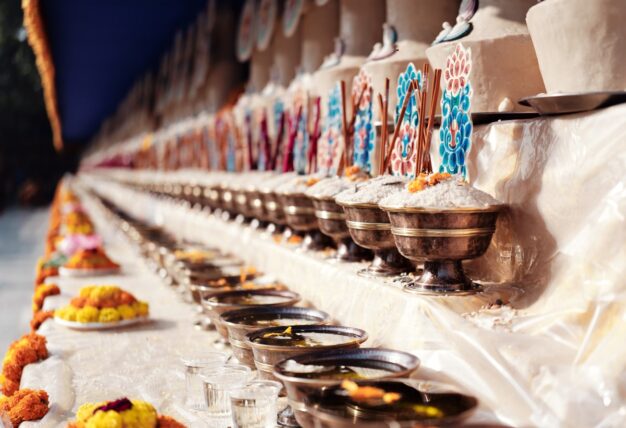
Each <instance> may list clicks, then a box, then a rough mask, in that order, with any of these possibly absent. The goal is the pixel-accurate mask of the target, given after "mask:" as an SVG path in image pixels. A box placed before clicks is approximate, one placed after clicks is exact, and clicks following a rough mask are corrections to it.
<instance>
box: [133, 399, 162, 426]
mask: <svg viewBox="0 0 626 428" xmlns="http://www.w3.org/2000/svg"><path fill="white" fill-rule="evenodd" d="M131 402H132V403H133V408H132V410H133V411H135V412H137V417H138V423H139V424H138V425H136V428H142V427H154V426H156V424H157V412H156V410H155V409H154V407H152V405H151V404H150V403H146V402H145V401H139V400H131Z"/></svg>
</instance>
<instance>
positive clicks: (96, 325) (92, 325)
mask: <svg viewBox="0 0 626 428" xmlns="http://www.w3.org/2000/svg"><path fill="white" fill-rule="evenodd" d="M147 320H148V317H137V318H133V319H130V320H121V321H117V322H87V323H84V322H76V321H67V320H64V319H61V318H59V317H54V322H56V323H57V324H59V325H62V326H63V327H67V328H71V329H72V330H110V329H113V328H122V327H128V326H131V325H135V324H140V323H143V322H146V321H147Z"/></svg>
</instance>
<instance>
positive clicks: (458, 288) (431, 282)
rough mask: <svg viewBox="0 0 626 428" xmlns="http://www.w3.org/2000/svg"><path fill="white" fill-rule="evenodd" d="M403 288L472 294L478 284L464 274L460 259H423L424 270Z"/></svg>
mask: <svg viewBox="0 0 626 428" xmlns="http://www.w3.org/2000/svg"><path fill="white" fill-rule="evenodd" d="M404 290H405V291H407V292H410V293H418V294H457V295H458V294H474V293H476V292H478V291H480V286H479V285H477V284H475V283H473V282H472V280H471V279H469V278H468V277H467V275H465V272H464V271H463V265H462V264H461V260H437V261H425V262H424V270H423V272H422V274H421V275H420V276H418V277H417V278H416V279H415V280H414V281H412V282H411V283H409V284H406V285H405V286H404Z"/></svg>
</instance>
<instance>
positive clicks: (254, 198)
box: [247, 187, 272, 227]
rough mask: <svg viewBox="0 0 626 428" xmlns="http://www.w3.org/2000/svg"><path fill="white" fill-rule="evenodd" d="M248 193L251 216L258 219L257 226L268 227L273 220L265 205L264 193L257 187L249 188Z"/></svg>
mask: <svg viewBox="0 0 626 428" xmlns="http://www.w3.org/2000/svg"><path fill="white" fill-rule="evenodd" d="M247 194H248V201H249V206H250V214H251V217H254V218H256V219H257V220H258V225H256V227H267V225H268V223H269V222H270V221H272V220H271V218H270V214H269V212H268V210H267V208H266V206H265V202H264V195H263V194H262V193H261V192H260V191H259V190H258V189H257V188H255V187H251V188H248V190H247Z"/></svg>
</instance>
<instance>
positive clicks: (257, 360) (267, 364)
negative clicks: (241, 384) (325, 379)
mask: <svg viewBox="0 0 626 428" xmlns="http://www.w3.org/2000/svg"><path fill="white" fill-rule="evenodd" d="M285 329H286V327H285V326H280V327H268V328H263V329H260V330H256V331H254V332H252V333H249V334H248V335H247V336H246V343H247V344H248V346H250V347H251V348H252V353H253V354H254V364H255V365H256V368H257V369H258V371H259V378H260V379H266V380H279V379H277V378H276V377H275V376H274V365H275V364H277V363H279V362H281V361H283V360H286V359H288V358H292V357H295V356H297V355H301V354H306V353H309V352H313V351H329V350H335V349H352V348H358V347H359V346H360V345H361V343H363V342H365V341H366V340H367V333H366V332H365V331H363V330H361V329H358V328H353V327H343V326H336V325H319V324H315V325H297V326H292V327H291V331H292V332H293V333H294V334H306V333H322V334H332V335H337V336H343V337H345V339H346V340H344V341H341V342H339V343H336V342H335V343H331V342H329V344H327V345H324V344H319V345H317V346H297V345H288V344H280V345H279V344H267V343H258V340H259V339H261V338H263V337H264V336H266V335H267V334H272V333H282V332H283V331H285Z"/></svg>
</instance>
